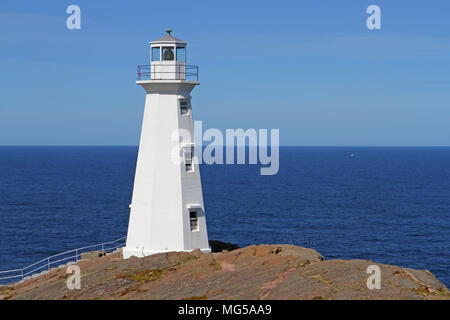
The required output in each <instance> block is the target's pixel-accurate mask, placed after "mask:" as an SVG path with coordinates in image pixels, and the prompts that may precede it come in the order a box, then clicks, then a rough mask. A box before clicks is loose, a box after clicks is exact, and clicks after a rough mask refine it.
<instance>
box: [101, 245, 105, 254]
mask: <svg viewBox="0 0 450 320" xmlns="http://www.w3.org/2000/svg"><path fill="white" fill-rule="evenodd" d="M102 254H105V245H104V244H103V243H102Z"/></svg>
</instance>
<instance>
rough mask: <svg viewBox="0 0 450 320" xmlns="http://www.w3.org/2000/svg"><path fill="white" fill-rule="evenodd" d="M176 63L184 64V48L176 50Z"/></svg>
mask: <svg viewBox="0 0 450 320" xmlns="http://www.w3.org/2000/svg"><path fill="white" fill-rule="evenodd" d="M177 61H179V62H186V48H181V47H180V48H177Z"/></svg>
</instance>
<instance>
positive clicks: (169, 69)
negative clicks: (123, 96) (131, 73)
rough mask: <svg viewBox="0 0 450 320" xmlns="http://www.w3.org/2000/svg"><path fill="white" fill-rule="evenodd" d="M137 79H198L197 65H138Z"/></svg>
mask: <svg viewBox="0 0 450 320" xmlns="http://www.w3.org/2000/svg"><path fill="white" fill-rule="evenodd" d="M137 80H138V81H141V80H187V81H198V66H195V65H187V64H184V63H175V64H174V63H171V64H167V63H161V64H151V65H139V66H138V67H137Z"/></svg>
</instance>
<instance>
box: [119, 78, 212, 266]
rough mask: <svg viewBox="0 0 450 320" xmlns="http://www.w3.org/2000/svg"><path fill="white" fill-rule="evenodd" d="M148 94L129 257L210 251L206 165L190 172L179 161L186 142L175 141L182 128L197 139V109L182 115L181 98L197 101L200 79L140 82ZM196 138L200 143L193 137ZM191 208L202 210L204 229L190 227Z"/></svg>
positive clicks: (126, 253)
mask: <svg viewBox="0 0 450 320" xmlns="http://www.w3.org/2000/svg"><path fill="white" fill-rule="evenodd" d="M137 83H138V84H139V85H141V86H142V87H143V88H144V89H145V90H146V92H147V96H146V102H145V111H144V119H143V124H142V131H141V140H140V145H139V153H138V160H137V166H136V174H135V182H134V189H133V197H132V203H131V205H130V208H131V211H130V220H129V225H128V237H127V243H126V247H125V248H124V249H123V256H124V258H129V257H130V256H138V257H142V256H146V255H150V254H154V253H159V252H167V251H192V250H194V249H196V248H199V249H201V250H202V251H206V252H208V251H210V249H209V245H208V235H207V229H206V220H205V215H204V212H205V210H204V204H203V195H202V186H201V180H200V169H199V166H198V161H194V170H193V172H186V170H185V165H184V161H181V159H179V160H180V161H179V162H180V163H174V162H173V161H172V159H171V155H172V151H173V149H174V148H181V147H182V145H183V143H180V142H179V141H173V140H172V134H173V132H174V131H175V130H177V129H179V128H184V129H186V130H189V131H190V133H191V138H192V139H194V127H193V118H192V109H191V111H190V114H189V115H182V114H181V113H180V108H179V103H178V101H179V99H180V98H184V99H189V100H190V99H191V96H190V92H191V91H192V90H193V88H194V87H195V86H196V85H198V84H199V82H195V81H182V80H160V81H152V80H149V81H138V82H137ZM190 142H192V143H193V142H194V141H193V140H192V141H190ZM189 207H195V208H197V210H198V212H199V231H191V230H190V219H189V211H188V209H189Z"/></svg>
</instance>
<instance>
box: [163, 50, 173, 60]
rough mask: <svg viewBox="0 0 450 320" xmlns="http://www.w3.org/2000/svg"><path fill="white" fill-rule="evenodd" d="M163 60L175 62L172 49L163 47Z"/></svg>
mask: <svg viewBox="0 0 450 320" xmlns="http://www.w3.org/2000/svg"><path fill="white" fill-rule="evenodd" d="M163 60H164V61H173V60H175V55H174V53H173V48H172V47H163Z"/></svg>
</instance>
